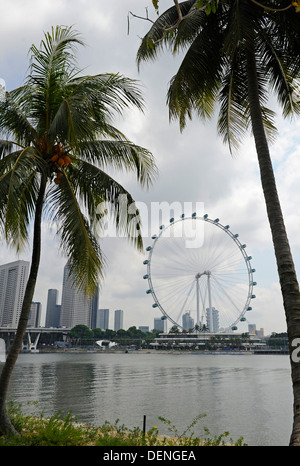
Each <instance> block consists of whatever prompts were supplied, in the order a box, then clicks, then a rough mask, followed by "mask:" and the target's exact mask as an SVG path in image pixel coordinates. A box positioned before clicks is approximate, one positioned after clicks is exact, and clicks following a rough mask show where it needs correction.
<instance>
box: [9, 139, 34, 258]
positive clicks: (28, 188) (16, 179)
mask: <svg viewBox="0 0 300 466" xmlns="http://www.w3.org/2000/svg"><path fill="white" fill-rule="evenodd" d="M6 159H7V160H2V161H1V162H2V167H1V172H2V173H1V176H0V226H1V229H2V232H3V234H4V236H5V239H6V241H7V243H8V244H10V245H13V246H14V247H15V248H16V249H17V250H21V249H22V247H23V246H24V244H25V243H26V241H27V239H28V227H29V224H30V221H31V219H32V216H33V213H34V211H35V204H36V199H37V194H38V179H39V175H38V172H37V169H36V163H35V161H34V159H33V154H32V148H26V149H24V150H23V151H18V152H15V153H11V154H9V155H7V156H6ZM5 162H7V163H5ZM3 167H6V170H5V171H3ZM29 167H30V168H29Z"/></svg>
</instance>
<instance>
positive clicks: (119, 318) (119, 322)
mask: <svg viewBox="0 0 300 466" xmlns="http://www.w3.org/2000/svg"><path fill="white" fill-rule="evenodd" d="M123 314H124V313H123V311H122V309H117V310H116V311H115V326H114V331H115V332H117V331H118V330H120V329H121V328H123Z"/></svg>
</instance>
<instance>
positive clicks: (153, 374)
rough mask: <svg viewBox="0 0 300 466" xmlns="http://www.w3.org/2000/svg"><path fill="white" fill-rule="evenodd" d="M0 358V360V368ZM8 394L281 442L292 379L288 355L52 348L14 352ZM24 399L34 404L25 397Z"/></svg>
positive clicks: (286, 431)
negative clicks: (59, 350)
mask: <svg viewBox="0 0 300 466" xmlns="http://www.w3.org/2000/svg"><path fill="white" fill-rule="evenodd" d="M1 366H2V364H0V368H1ZM8 398H9V399H13V400H15V401H18V402H21V403H22V405H23V411H24V412H30V413H33V414H34V413H36V412H43V413H44V415H47V416H48V415H53V414H56V413H57V412H58V411H63V412H64V413H65V414H66V413H68V412H69V411H71V412H72V414H73V415H74V416H76V417H77V419H78V420H79V421H81V422H87V423H90V424H93V425H97V426H99V425H103V424H104V422H105V421H106V420H107V421H109V422H111V423H114V422H115V420H116V419H119V420H120V424H124V425H125V426H127V427H130V428H132V427H136V426H138V427H140V428H141V429H142V427H143V416H144V415H145V416H146V428H147V430H148V429H150V428H152V427H154V426H157V427H158V430H159V432H160V433H162V434H167V433H168V431H167V426H166V425H165V424H164V423H163V422H161V421H160V420H159V419H158V418H159V416H162V417H164V418H166V419H168V420H170V421H171V423H172V424H174V425H175V426H176V427H177V429H178V431H179V432H180V433H181V431H184V430H185V428H186V427H187V426H188V425H190V423H191V422H192V421H193V420H194V418H195V417H196V416H198V415H200V414H205V415H206V416H205V417H204V418H203V419H200V421H199V422H198V423H197V424H196V426H195V427H193V432H194V434H195V436H199V437H201V436H203V435H204V431H203V426H205V427H207V428H208V429H209V431H210V432H211V435H219V434H221V433H223V432H225V431H229V433H230V438H232V439H233V440H234V441H235V440H237V439H238V438H240V437H241V436H243V437H244V442H245V443H247V444H248V445H253V446H256V445H259V446H260V445H262V446H280V445H288V442H289V437H290V434H291V427H292V385H291V377H290V367H289V359H288V356H285V355H241V354H236V355H226V354H219V355H217V354H211V355H209V354H206V355H197V354H187V353H185V354H159V353H157V354H155V353H154V354H142V353H139V352H129V353H128V354H125V353H121V354H120V353H116V354H111V353H77V354H76V353H68V352H66V353H55V354H54V353H52V354H21V355H20V356H19V358H18V361H17V364H16V366H15V369H14V372H13V376H12V379H11V383H10V389H9V397H8ZM28 401H32V402H38V406H37V407H34V406H32V405H30V406H27V405H24V404H25V403H27V402H28Z"/></svg>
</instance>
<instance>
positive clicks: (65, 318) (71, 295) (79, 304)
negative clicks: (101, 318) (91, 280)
mask: <svg viewBox="0 0 300 466" xmlns="http://www.w3.org/2000/svg"><path fill="white" fill-rule="evenodd" d="M80 324H82V325H86V326H87V327H89V328H90V327H91V298H89V297H88V296H86V295H85V294H84V293H83V292H81V291H79V290H78V289H77V288H76V286H75V284H74V278H73V277H72V276H71V274H70V267H69V264H66V266H65V267H64V276H63V290H62V301H61V313H60V325H61V326H62V327H69V328H72V327H75V325H80Z"/></svg>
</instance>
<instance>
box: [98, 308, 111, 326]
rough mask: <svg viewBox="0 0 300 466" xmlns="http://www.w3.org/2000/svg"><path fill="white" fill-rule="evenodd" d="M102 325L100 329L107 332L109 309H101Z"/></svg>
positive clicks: (100, 324)
mask: <svg viewBox="0 0 300 466" xmlns="http://www.w3.org/2000/svg"><path fill="white" fill-rule="evenodd" d="M99 316H100V323H99V328H101V329H102V330H107V329H108V328H109V326H108V324H109V309H99Z"/></svg>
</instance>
